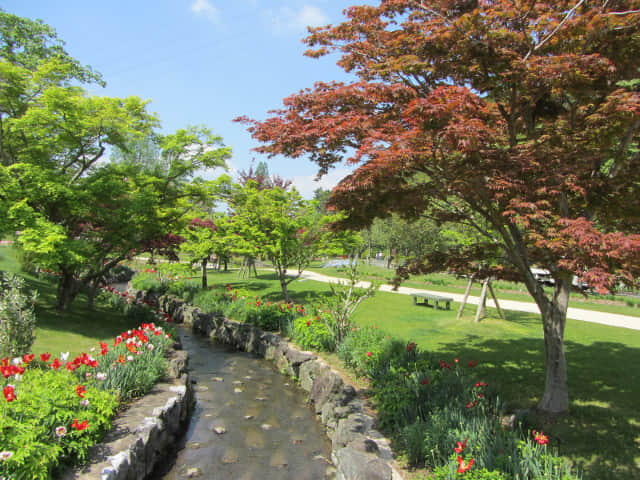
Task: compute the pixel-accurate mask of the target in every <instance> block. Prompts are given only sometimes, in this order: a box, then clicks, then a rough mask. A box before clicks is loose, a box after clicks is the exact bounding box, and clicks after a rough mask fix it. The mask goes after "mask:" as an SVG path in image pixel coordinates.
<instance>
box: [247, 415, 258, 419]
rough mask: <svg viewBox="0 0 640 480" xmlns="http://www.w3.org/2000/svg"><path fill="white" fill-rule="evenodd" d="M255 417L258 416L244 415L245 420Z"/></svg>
mask: <svg viewBox="0 0 640 480" xmlns="http://www.w3.org/2000/svg"><path fill="white" fill-rule="evenodd" d="M254 418H256V417H254V416H253V415H245V416H244V419H245V420H253V419H254Z"/></svg>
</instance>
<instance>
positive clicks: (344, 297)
mask: <svg viewBox="0 0 640 480" xmlns="http://www.w3.org/2000/svg"><path fill="white" fill-rule="evenodd" d="M344 270H345V271H346V276H347V281H346V282H344V283H343V282H340V283H330V284H329V288H330V289H331V295H330V296H329V297H328V298H327V299H326V301H325V305H324V308H325V309H326V311H327V313H328V315H327V316H325V317H324V320H325V324H326V326H327V328H328V329H329V330H330V331H331V333H332V334H333V336H334V337H335V339H336V343H340V342H342V339H343V338H344V337H345V336H346V334H347V332H348V331H349V329H350V328H351V318H352V317H353V314H354V313H355V311H356V309H357V308H358V306H359V305H360V303H362V301H364V300H366V299H367V298H369V297H371V296H372V295H373V294H375V292H376V290H377V289H378V285H377V284H375V283H371V284H370V285H369V286H368V287H366V288H365V287H358V286H357V285H358V283H359V281H360V277H359V275H358V272H357V264H356V262H352V263H351V264H350V265H349V267H348V268H345V269H344Z"/></svg>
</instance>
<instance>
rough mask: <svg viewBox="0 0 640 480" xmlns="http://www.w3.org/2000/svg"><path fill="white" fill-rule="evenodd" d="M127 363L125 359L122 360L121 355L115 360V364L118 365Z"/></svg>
mask: <svg viewBox="0 0 640 480" xmlns="http://www.w3.org/2000/svg"><path fill="white" fill-rule="evenodd" d="M126 361H127V359H126V358H124V357H123V356H122V355H118V359H117V360H116V362H118V363H125V362H126Z"/></svg>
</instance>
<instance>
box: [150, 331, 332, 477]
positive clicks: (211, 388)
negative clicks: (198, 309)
mask: <svg viewBox="0 0 640 480" xmlns="http://www.w3.org/2000/svg"><path fill="white" fill-rule="evenodd" d="M180 337H181V341H182V345H183V348H184V349H185V350H187V351H188V352H189V370H190V375H191V378H192V379H193V380H195V382H196V383H195V384H194V389H195V393H196V406H195V409H194V412H193V417H192V419H191V421H190V424H189V427H188V430H187V432H186V434H185V435H184V437H183V438H182V439H181V441H180V444H179V445H178V446H177V447H178V448H180V450H179V451H178V453H177V456H176V457H175V458H174V459H171V460H168V461H167V462H166V464H165V465H163V466H162V467H161V468H159V469H158V470H157V471H156V474H154V475H153V476H152V478H162V479H165V480H178V479H183V478H203V479H225V480H227V479H228V480H251V479H256V480H257V479H260V480H270V479H273V480H281V479H296V480H305V479H308V480H317V479H332V478H334V477H335V475H334V471H335V470H334V468H333V466H332V465H331V463H330V460H329V459H330V455H331V453H330V452H331V449H330V447H331V446H330V442H329V440H328V439H327V436H326V434H325V432H324V429H323V427H322V426H321V425H320V423H319V422H318V421H317V420H316V419H315V412H314V411H313V409H312V408H310V407H308V406H307V404H306V399H307V393H306V392H305V391H303V390H302V389H300V388H299V387H298V386H297V385H296V384H295V382H294V381H293V380H290V379H289V378H288V377H286V376H285V375H282V374H280V372H278V371H277V370H276V369H275V367H274V366H273V365H272V364H271V363H269V362H268V361H265V360H264V359H261V358H260V357H257V356H256V355H253V354H248V353H244V352H238V351H236V350H233V349H231V348H229V347H227V346H225V345H221V344H218V343H215V342H212V341H211V340H210V339H208V338H204V337H200V336H197V335H196V334H193V333H191V332H190V331H188V330H186V329H182V330H181V331H180Z"/></svg>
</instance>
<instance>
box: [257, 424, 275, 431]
mask: <svg viewBox="0 0 640 480" xmlns="http://www.w3.org/2000/svg"><path fill="white" fill-rule="evenodd" d="M260 428H261V429H263V430H265V431H267V430H271V429H272V428H273V426H272V425H269V424H268V423H263V424H262V425H260Z"/></svg>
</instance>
